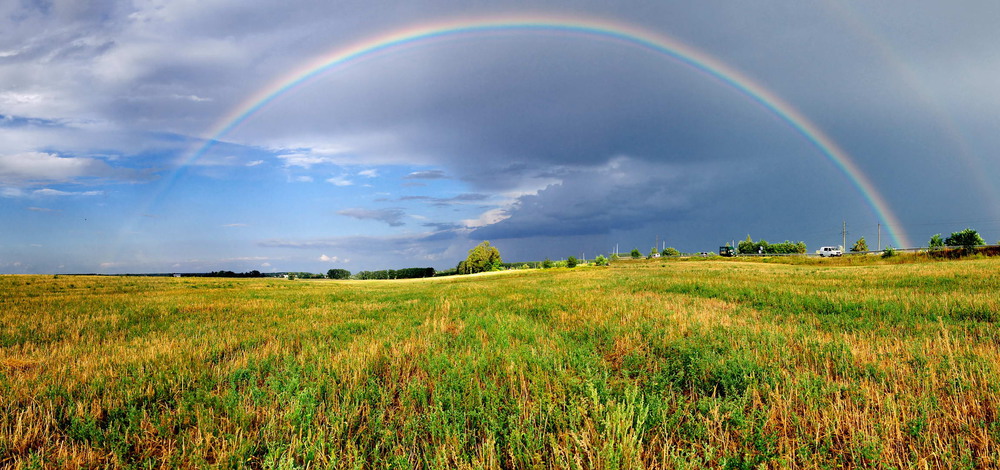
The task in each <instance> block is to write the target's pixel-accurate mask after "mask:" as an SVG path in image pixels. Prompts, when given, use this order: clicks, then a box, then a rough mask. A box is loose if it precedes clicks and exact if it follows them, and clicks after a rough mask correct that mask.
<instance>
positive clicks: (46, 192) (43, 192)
mask: <svg viewBox="0 0 1000 470" xmlns="http://www.w3.org/2000/svg"><path fill="white" fill-rule="evenodd" d="M102 194H104V191H78V192H73V191H60V190H58V189H50V188H44V189H36V190H34V191H32V192H31V195H32V196H52V197H59V196H100V195H102Z"/></svg>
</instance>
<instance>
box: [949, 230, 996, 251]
mask: <svg viewBox="0 0 1000 470" xmlns="http://www.w3.org/2000/svg"><path fill="white" fill-rule="evenodd" d="M944 244H945V245H948V246H963V247H965V249H966V250H971V249H972V247H974V246H976V245H985V244H986V241H985V240H983V237H981V236H979V232H977V231H975V230H972V229H971V228H967V229H965V230H962V231H961V232H954V233H952V234H951V236H950V237H948V238H946V239H945V241H944Z"/></svg>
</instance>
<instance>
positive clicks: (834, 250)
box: [816, 246, 844, 257]
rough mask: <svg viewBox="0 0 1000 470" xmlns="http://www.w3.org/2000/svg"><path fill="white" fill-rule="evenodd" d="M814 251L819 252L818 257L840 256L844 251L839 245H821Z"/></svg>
mask: <svg viewBox="0 0 1000 470" xmlns="http://www.w3.org/2000/svg"><path fill="white" fill-rule="evenodd" d="M816 252H817V253H819V255H820V257H826V256H841V255H843V254H844V251H843V250H841V249H840V247H839V246H823V247H820V249H819V250H817V251H816Z"/></svg>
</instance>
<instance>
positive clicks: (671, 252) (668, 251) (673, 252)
mask: <svg viewBox="0 0 1000 470" xmlns="http://www.w3.org/2000/svg"><path fill="white" fill-rule="evenodd" d="M660 254H661V255H663V256H680V254H681V252H680V251H678V250H677V248H674V247H672V246H668V247H666V248H664V249H663V253H660Z"/></svg>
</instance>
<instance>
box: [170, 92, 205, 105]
mask: <svg viewBox="0 0 1000 470" xmlns="http://www.w3.org/2000/svg"><path fill="white" fill-rule="evenodd" d="M173 97H174V99H178V100H187V101H194V102H196V103H200V102H202V101H212V98H202V97H200V96H198V95H176V94H175V95H174V96H173Z"/></svg>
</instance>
